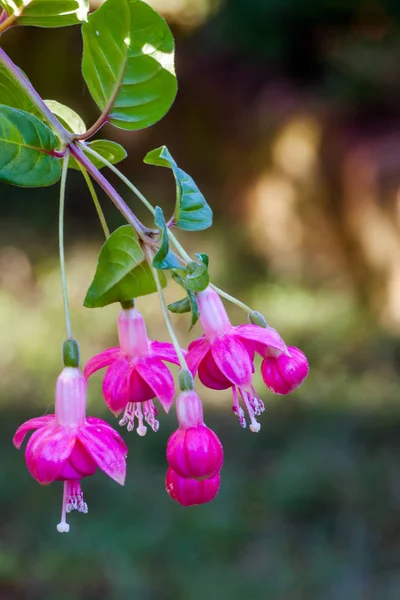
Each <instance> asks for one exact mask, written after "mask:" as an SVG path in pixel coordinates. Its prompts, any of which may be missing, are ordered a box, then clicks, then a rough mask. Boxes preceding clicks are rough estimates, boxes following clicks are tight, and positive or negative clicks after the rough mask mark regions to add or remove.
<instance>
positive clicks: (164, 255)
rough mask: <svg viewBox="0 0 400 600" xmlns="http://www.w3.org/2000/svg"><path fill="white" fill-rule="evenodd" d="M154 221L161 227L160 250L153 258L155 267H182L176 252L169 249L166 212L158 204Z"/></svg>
mask: <svg viewBox="0 0 400 600" xmlns="http://www.w3.org/2000/svg"><path fill="white" fill-rule="evenodd" d="M154 222H155V224H156V225H157V227H158V228H159V229H160V240H161V242H160V245H159V249H158V252H157V253H156V254H155V255H154V258H153V267H155V268H156V269H182V267H181V264H180V262H179V260H178V257H177V256H176V254H174V253H173V252H172V251H171V250H170V249H169V243H168V228H167V224H166V223H165V219H164V213H163V211H162V209H161V208H160V207H159V206H156V210H155V216H154Z"/></svg>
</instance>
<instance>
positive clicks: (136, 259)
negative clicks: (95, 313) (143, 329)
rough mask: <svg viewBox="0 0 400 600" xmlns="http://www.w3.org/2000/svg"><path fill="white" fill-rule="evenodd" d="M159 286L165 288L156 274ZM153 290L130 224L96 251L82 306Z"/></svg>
mask: <svg viewBox="0 0 400 600" xmlns="http://www.w3.org/2000/svg"><path fill="white" fill-rule="evenodd" d="M159 275H160V281H161V285H162V286H163V287H165V286H166V285H167V280H166V277H165V275H164V274H163V273H160V274H159ZM156 290H157V287H156V283H155V280H154V276H153V273H152V269H151V267H150V266H149V264H148V263H147V262H146V261H145V256H144V253H143V250H142V249H141V247H140V244H139V241H138V238H137V235H136V233H135V231H134V230H133V229H132V227H131V226H130V225H123V226H122V227H119V229H117V230H116V231H114V232H113V233H112V234H111V235H110V237H109V238H108V239H107V241H106V242H105V243H104V245H103V246H102V248H101V250H100V254H99V259H98V264H97V269H96V273H95V276H94V279H93V281H92V284H91V285H90V287H89V289H88V292H87V294H86V298H85V300H84V306H86V307H87V308H98V307H101V306H106V305H107V304H112V303H113V302H124V301H127V300H130V299H132V298H137V297H138V296H146V295H147V294H151V293H153V292H155V291H156Z"/></svg>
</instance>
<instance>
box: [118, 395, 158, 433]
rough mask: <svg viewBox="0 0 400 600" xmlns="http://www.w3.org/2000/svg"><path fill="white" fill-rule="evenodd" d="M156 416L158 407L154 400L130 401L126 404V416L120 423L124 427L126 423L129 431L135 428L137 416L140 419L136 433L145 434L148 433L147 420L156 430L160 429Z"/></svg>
mask: <svg viewBox="0 0 400 600" xmlns="http://www.w3.org/2000/svg"><path fill="white" fill-rule="evenodd" d="M156 416H157V409H156V407H155V406H154V404H153V401H152V400H148V401H146V402H129V403H128V404H127V405H126V408H125V412H124V416H123V417H122V419H121V420H120V422H119V424H120V425H121V426H122V427H123V426H124V425H126V426H127V430H128V431H133V430H134V429H135V418H136V419H137V420H138V426H137V428H136V433H137V434H138V435H140V436H144V435H146V432H147V427H146V425H145V424H144V422H143V421H146V423H147V424H148V425H149V426H150V427H151V428H152V430H153V431H154V432H157V431H158V429H159V427H160V423H159V422H158V421H157V419H156Z"/></svg>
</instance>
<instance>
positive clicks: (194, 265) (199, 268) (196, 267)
mask: <svg viewBox="0 0 400 600" xmlns="http://www.w3.org/2000/svg"><path fill="white" fill-rule="evenodd" d="M187 270H188V274H187V275H186V278H185V287H186V289H188V290H191V291H192V292H202V291H203V290H205V289H206V287H207V286H208V284H209V283H210V276H209V274H208V269H207V266H206V265H205V264H204V263H198V262H195V261H193V262H190V263H188V265H187Z"/></svg>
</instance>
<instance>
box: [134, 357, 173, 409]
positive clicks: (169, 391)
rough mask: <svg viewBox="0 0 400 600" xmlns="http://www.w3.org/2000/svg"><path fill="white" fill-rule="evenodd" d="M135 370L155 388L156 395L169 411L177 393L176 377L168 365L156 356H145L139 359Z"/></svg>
mask: <svg viewBox="0 0 400 600" xmlns="http://www.w3.org/2000/svg"><path fill="white" fill-rule="evenodd" d="M135 370H136V371H137V373H138V374H139V375H140V376H141V377H142V379H143V380H144V381H145V382H146V383H147V385H148V386H149V387H150V388H151V389H152V390H153V392H154V396H155V397H157V398H158V399H159V401H160V402H161V404H162V407H163V409H164V410H165V412H166V413H168V411H169V409H170V408H171V405H172V402H173V400H174V395H175V385H174V378H173V377H172V374H171V372H170V370H169V369H168V367H166V366H165V365H164V363H162V362H161V360H160V359H159V358H156V357H155V356H144V357H142V358H139V359H138V360H137V362H136V364H135Z"/></svg>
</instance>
